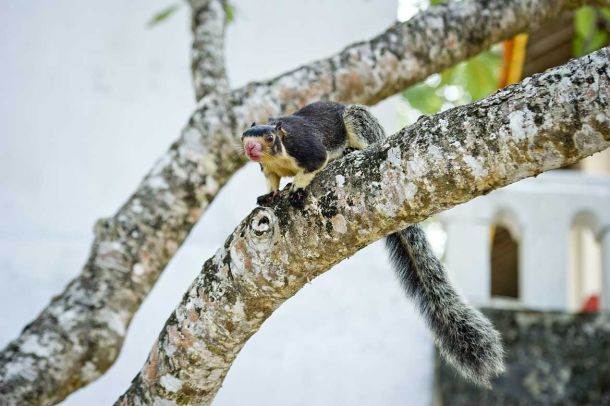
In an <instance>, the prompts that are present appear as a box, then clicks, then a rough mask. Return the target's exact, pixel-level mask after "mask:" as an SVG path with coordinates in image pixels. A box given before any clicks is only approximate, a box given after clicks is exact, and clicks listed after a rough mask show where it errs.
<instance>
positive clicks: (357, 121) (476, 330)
mask: <svg viewBox="0 0 610 406" xmlns="http://www.w3.org/2000/svg"><path fill="white" fill-rule="evenodd" d="M384 138H385V133H384V131H383V128H382V127H381V125H380V124H379V122H378V121H377V119H375V117H374V116H373V115H372V114H371V113H370V112H369V111H368V110H367V109H366V108H365V107H364V106H359V105H344V104H341V103H334V102H316V103H312V104H309V105H307V106H305V107H303V108H301V109H300V110H298V111H297V112H295V113H294V114H292V115H290V116H286V117H280V118H273V119H270V120H269V123H267V124H265V125H256V124H255V123H253V124H252V127H250V128H249V129H248V130H246V131H245V132H244V133H243V135H242V144H243V148H244V152H245V154H246V155H247V156H248V158H249V159H250V160H253V161H256V162H258V163H260V165H261V169H262V171H263V173H264V175H265V177H266V179H267V185H268V188H269V193H268V194H266V195H263V196H260V197H259V198H258V199H257V203H258V204H260V205H270V204H273V202H274V201H275V200H277V199H278V198H279V185H280V179H281V178H282V177H284V176H294V180H293V183H292V184H291V185H290V186H289V187H290V188H291V191H290V194H289V199H290V203H291V204H292V205H293V206H295V207H297V208H302V207H303V206H304V201H305V198H306V196H307V194H306V191H305V187H307V185H308V184H309V183H310V182H311V180H312V179H313V177H314V176H315V174H316V173H317V172H319V171H320V170H322V169H323V168H324V167H325V166H326V165H327V164H328V162H329V161H332V160H334V159H337V158H339V157H342V156H343V155H345V154H347V153H350V152H351V151H352V150H355V149H364V148H366V147H367V146H369V145H371V144H373V143H376V142H379V141H380V140H383V139H384ZM386 247H387V249H388V251H389V254H390V258H391V262H392V264H393V267H394V269H395V271H396V273H397V275H398V278H399V279H400V282H401V284H402V285H403V287H404V289H405V291H406V293H407V295H408V296H410V297H412V298H413V299H414V300H415V302H416V303H417V305H418V307H419V309H420V312H421V313H422V315H423V317H424V318H425V320H426V322H427V324H428V326H429V327H430V329H431V330H432V332H433V334H434V338H435V342H436V344H437V346H438V348H439V349H440V353H441V355H442V356H443V357H444V358H445V359H446V360H447V361H448V362H449V363H450V364H452V365H453V366H454V367H455V368H456V369H457V370H458V371H460V372H461V373H462V375H463V376H464V377H466V378H467V379H470V380H471V381H473V382H475V383H478V384H481V385H484V386H489V385H490V379H491V378H493V377H495V376H497V375H499V374H500V373H502V372H503V371H504V360H503V356H504V351H503V348H502V342H501V339H500V334H499V333H498V332H497V331H496V330H495V329H494V327H493V325H492V324H491V322H490V321H489V320H488V319H487V318H485V316H483V315H482V314H481V313H480V312H479V311H478V310H476V309H475V308H473V307H472V306H470V305H469V304H467V303H466V302H465V301H464V300H463V299H462V298H461V296H460V295H459V294H458V293H457V292H456V290H455V289H454V288H453V286H452V285H451V282H450V281H449V278H448V276H447V274H446V272H445V269H444V267H443V265H442V263H441V262H440V261H439V260H438V259H437V258H436V256H435V255H434V254H433V252H432V250H431V248H430V245H429V244H428V241H427V239H426V235H425V233H424V232H423V230H422V229H421V228H420V227H419V225H417V224H413V225H410V226H408V227H407V228H405V229H404V230H401V231H399V232H396V233H394V234H391V235H389V236H388V237H386Z"/></svg>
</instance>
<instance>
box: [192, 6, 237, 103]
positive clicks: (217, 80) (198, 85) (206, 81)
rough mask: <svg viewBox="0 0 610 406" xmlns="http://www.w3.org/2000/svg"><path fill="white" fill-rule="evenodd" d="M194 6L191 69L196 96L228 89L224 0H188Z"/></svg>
mask: <svg viewBox="0 0 610 406" xmlns="http://www.w3.org/2000/svg"><path fill="white" fill-rule="evenodd" d="M189 3H190V4H191V9H192V10H193V12H192V16H193V24H192V29H193V46H192V48H191V69H192V71H193V86H194V87H195V96H196V98H197V100H201V98H202V97H203V96H205V95H207V94H224V93H227V92H228V91H229V81H228V79H227V73H226V70H225V60H224V40H225V28H226V23H227V17H226V16H225V7H227V3H226V1H222V0H189Z"/></svg>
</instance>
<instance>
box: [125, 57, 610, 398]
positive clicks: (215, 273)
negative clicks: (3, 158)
mask: <svg viewBox="0 0 610 406" xmlns="http://www.w3.org/2000/svg"><path fill="white" fill-rule="evenodd" d="M609 146H610V48H605V49H603V50H601V51H598V52H596V53H594V54H591V55H588V56H586V57H583V58H581V59H578V60H573V61H571V62H569V63H568V64H566V65H564V66H561V67H558V68H555V69H551V70H549V71H547V72H545V73H544V74H541V75H536V76H534V77H533V78H531V79H526V80H524V81H523V82H522V83H520V84H518V85H514V86H510V87H508V88H506V89H504V90H501V91H499V92H497V93H495V94H494V95H492V96H490V97H488V98H486V99H484V100H482V101H480V102H478V103H474V104H471V105H467V106H463V107H458V108H454V109H451V110H449V111H446V112H444V113H440V114H437V115H435V116H432V117H428V118H425V119H422V120H420V121H418V122H417V123H416V124H415V125H413V126H411V127H409V128H405V129H403V130H402V131H400V132H399V133H397V134H395V135H393V136H392V137H390V138H389V139H388V140H387V141H385V142H383V143H382V144H380V145H375V146H373V147H371V148H369V149H367V150H365V151H362V152H358V153H353V154H350V155H349V156H347V157H346V158H344V159H342V160H340V161H337V162H333V163H332V164H331V165H330V166H329V167H328V168H327V169H325V170H324V171H323V172H321V173H320V174H319V175H318V176H317V177H316V179H315V180H314V182H313V183H312V184H311V187H310V190H309V192H310V195H309V197H308V201H307V206H306V208H305V210H304V211H298V210H294V209H292V208H291V207H290V205H289V203H288V200H287V199H284V200H283V201H282V202H280V203H279V204H278V205H276V206H275V207H273V208H260V207H259V208H256V209H255V210H254V211H253V212H252V213H251V214H250V215H249V216H248V217H247V218H246V219H245V220H244V221H242V223H241V224H240V225H239V226H238V227H237V228H236V229H235V231H234V232H233V234H232V235H231V236H230V237H229V238H228V239H227V241H226V243H225V245H224V247H222V248H221V249H219V250H218V251H217V253H216V254H215V256H214V257H212V258H210V259H209V260H208V261H207V262H206V263H205V264H204V265H203V269H202V271H201V273H200V275H199V276H198V277H197V278H196V280H195V281H194V282H193V284H192V285H191V287H190V288H189V290H188V292H187V293H186V295H185V296H184V298H183V300H182V302H181V303H180V305H179V306H178V308H177V309H176V310H175V311H174V312H173V314H172V315H171V317H170V318H169V319H168V321H167V323H166V325H165V327H164V328H163V330H162V331H161V334H160V335H159V338H158V339H157V341H156V342H155V344H154V346H153V349H152V351H151V353H150V355H149V357H148V360H147V361H146V364H145V365H144V367H143V368H142V370H141V372H140V373H139V375H138V376H137V377H136V379H134V381H133V382H132V384H131V386H130V388H129V389H128V390H127V392H126V393H125V395H123V397H122V398H121V399H120V400H119V401H118V402H117V404H119V405H131V404H153V403H154V404H156V403H157V402H158V403H159V404H161V403H163V404H172V403H176V404H177V403H179V404H197V405H201V404H209V403H211V401H212V399H213V398H214V396H215V394H216V392H217V391H218V389H219V388H220V386H221V384H222V381H223V379H224V377H225V375H226V373H227V372H228V369H229V367H230V365H231V364H232V362H233V360H234V359H235V357H236V356H237V354H238V352H239V351H240V349H241V348H242V347H243V345H244V344H245V342H246V341H247V339H248V338H249V337H250V336H252V334H254V333H255V332H256V331H257V330H258V329H259V327H260V325H261V324H262V322H263V321H264V320H265V319H266V318H267V317H269V316H270V315H271V313H272V312H273V311H274V310H275V309H276V308H277V307H278V306H279V305H281V304H282V303H283V302H284V301H285V300H286V299H288V298H289V297H291V296H292V295H294V294H295V293H296V292H297V291H298V290H299V289H300V288H301V287H302V286H303V285H304V284H305V283H306V282H307V281H308V280H310V279H312V278H314V277H316V276H318V275H320V274H321V273H323V272H325V271H327V270H328V269H329V268H330V267H332V266H333V265H334V264H336V263H338V262H340V261H341V260H343V259H345V258H347V257H348V256H350V255H353V254H354V253H355V252H356V251H358V250H359V249H361V248H363V247H364V246H366V245H368V244H370V243H372V242H374V241H375V240H377V239H379V238H381V237H383V236H385V235H388V234H390V233H392V232H395V231H397V230H400V229H403V228H404V227H405V226H406V225H408V224H412V223H416V222H420V221H422V220H423V219H425V218H427V217H428V216H430V215H432V214H434V213H437V212H439V211H441V210H444V209H447V208H449V207H452V206H454V205H456V204H459V203H463V202H466V201H468V200H470V199H472V198H474V197H476V196H479V195H482V194H485V193H487V192H489V191H491V190H493V189H495V188H498V187H502V186H505V185H508V184H510V183H513V182H515V181H517V180H520V179H523V178H525V177H528V176H533V175H537V174H539V173H541V172H543V171H546V170H549V169H553V168H559V167H562V166H564V165H568V164H571V163H574V162H576V161H578V160H580V159H582V158H584V157H586V156H588V155H591V154H593V153H595V152H598V151H601V150H603V149H605V148H607V147H609ZM165 401H170V403H165Z"/></svg>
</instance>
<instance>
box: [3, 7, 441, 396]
mask: <svg viewBox="0 0 610 406" xmlns="http://www.w3.org/2000/svg"><path fill="white" fill-rule="evenodd" d="M234 3H235V4H236V6H237V15H236V22H235V23H234V24H233V25H231V27H230V29H229V32H228V38H227V48H228V50H227V59H228V69H229V76H230V79H231V81H232V83H233V85H234V86H239V85H241V84H244V83H246V82H247V81H249V80H252V79H263V78H265V77H269V76H271V75H274V74H277V73H280V72H282V71H284V70H286V69H290V68H293V67H295V66H297V65H298V64H301V63H305V62H307V61H310V60H312V59H315V58H320V57H323V56H327V55H330V54H332V53H334V52H336V51H337V50H339V49H341V48H342V47H343V46H345V45H347V44H348V43H351V42H354V41H358V40H362V39H365V38H367V37H369V36H372V35H374V34H376V33H378V32H380V31H381V30H383V28H384V27H386V26H387V25H388V24H390V23H391V22H392V21H393V20H394V18H395V15H396V0H383V1H370V0H369V1H367V0H339V1H333V2H329V1H322V0H315V1H302V0H291V1H286V0H273V1H270V0H264V1H263V0H258V1H252V0H251V1H246V0H240V1H234ZM168 4H170V2H169V1H165V2H150V1H146V0H132V1H128V2H124V1H118V0H111V1H106V2H79V1H75V0H72V1H68V0H56V1H48V0H29V1H27V2H24V1H19V0H4V1H2V2H0V27H2V28H0V29H1V30H2V31H1V35H0V60H1V61H2V63H1V64H0V95H1V96H2V97H0V213H1V214H0V304H2V309H3V310H1V311H0V315H1V317H0V345H2V346H3V345H5V344H6V343H7V342H8V341H9V340H10V339H11V338H13V337H15V336H16V335H17V334H18V333H19V331H20V329H21V328H22V327H23V326H24V325H25V324H26V323H27V322H29V321H30V320H31V319H32V318H33V317H35V315H36V314H37V312H39V311H40V309H42V307H44V306H45V305H46V303H47V302H48V300H49V299H50V298H51V296H52V295H54V294H57V293H59V292H60V291H61V290H62V288H63V286H64V285H65V284H66V283H67V281H68V280H70V278H72V277H73V276H75V275H76V274H77V273H78V272H79V270H80V266H81V265H82V264H83V263H84V261H85V259H86V257H87V254H88V250H89V244H90V243H91V240H92V233H91V229H92V225H93V223H94V221H95V220H96V219H97V218H99V217H102V216H108V215H111V214H112V213H113V212H114V211H115V210H116V209H117V208H118V207H119V206H120V204H121V203H122V202H123V201H125V200H126V198H127V196H128V195H129V193H131V192H132V191H133V190H134V189H135V188H136V186H137V184H138V182H139V180H140V179H141V178H142V177H143V175H144V174H145V172H146V171H147V170H148V169H149V168H150V167H151V165H152V164H153V162H154V161H155V159H156V158H157V157H158V156H160V155H161V154H162V153H163V152H164V151H165V149H166V148H167V147H168V146H169V144H170V143H171V142H172V141H173V140H174V139H175V138H176V137H177V136H178V134H179V131H180V128H181V126H182V125H183V123H184V122H185V121H186V119H187V118H188V115H189V114H190V112H191V111H192V109H193V107H194V101H193V91H192V87H191V83H190V71H189V58H188V54H189V45H190V33H189V27H190V19H189V16H188V12H187V11H188V10H187V8H186V7H184V6H183V7H182V9H181V10H180V12H179V13H178V14H177V15H175V16H173V17H172V18H171V19H170V20H169V21H167V22H165V23H163V24H161V25H159V26H157V27H155V28H153V29H148V28H146V22H147V21H148V20H149V18H150V17H151V16H152V15H153V14H154V13H155V12H157V11H159V10H160V9H162V8H163V7H165V6H167V5H168ZM374 111H375V113H376V114H377V115H378V116H379V117H380V118H382V120H383V121H384V123H385V125H386V128H387V129H388V130H389V131H392V130H394V129H395V127H396V123H397V121H396V118H395V117H394V110H393V107H392V105H391V103H390V104H386V105H385V107H383V108H380V109H376V110H374ZM263 190H264V182H263V180H262V178H261V176H260V173H259V171H258V170H257V169H256V168H255V167H254V166H249V167H246V168H245V169H244V170H242V171H241V172H240V173H239V174H238V175H237V176H236V177H235V178H234V179H233V180H232V181H231V182H230V183H229V185H228V186H227V187H226V188H225V189H224V190H223V192H222V193H221V195H220V196H219V197H218V199H217V200H216V201H215V202H214V203H213V204H212V206H211V207H210V209H209V210H208V212H207V213H206V214H205V216H204V218H203V220H202V221H201V222H200V224H198V226H197V227H196V229H195V230H194V232H193V234H192V236H191V238H190V239H189V241H188V242H187V244H185V246H184V247H183V248H182V249H181V250H180V252H179V253H178V255H177V256H176V257H175V259H174V260H173V261H172V262H171V264H170V266H169V268H168V269H167V270H166V272H165V273H164V274H163V276H162V277H161V279H160V280H159V283H158V284H157V286H156V287H155V289H154V290H153V292H152V294H151V295H150V297H149V298H148V299H147V301H146V302H145V303H144V306H143V307H142V309H141V310H140V312H139V313H138V314H137V315H136V317H135V319H134V321H133V323H132V326H131V329H130V331H129V334H128V337H127V340H126V342H125V347H124V349H123V352H122V353H121V356H120V358H119V360H118V361H117V363H116V364H115V365H114V366H113V368H112V369H111V370H110V371H109V372H108V373H107V374H106V375H105V376H104V377H102V378H101V379H100V380H99V381H97V382H96V383H94V384H92V385H90V386H89V387H87V388H85V389H84V390H81V391H79V392H77V393H76V394H74V395H73V396H71V397H69V398H68V399H67V400H66V401H65V402H64V404H65V405H83V404H87V405H106V404H110V403H111V402H112V401H113V400H114V399H115V398H116V396H117V395H118V394H120V393H121V392H122V391H123V390H124V389H125V388H126V387H127V385H128V383H129V381H130V380H131V378H132V377H133V376H134V375H135V373H136V372H137V371H138V370H139V368H140V367H141V365H142V363H143V362H144V359H145V357H146V355H147V353H148V350H149V348H150V346H151V343H152V341H153V340H154V338H155V337H156V335H157V333H158V331H159V329H160V328H161V325H162V323H163V322H164V320H165V319H166V317H167V316H168V315H169V312H170V311H171V309H172V308H173V307H174V306H175V305H176V303H177V302H178V301H179V300H180V297H181V295H182V293H183V291H184V290H185V289H186V287H187V285H188V284H189V283H190V281H191V280H192V278H193V277H194V276H195V275H196V274H197V272H198V271H199V269H200V266H201V264H202V263H203V261H204V260H205V259H206V258H207V257H208V256H209V255H211V254H212V253H213V252H214V250H215V249H216V247H218V246H219V245H220V244H221V243H222V241H223V240H224V238H225V237H226V236H227V235H228V233H229V232H230V231H231V230H232V229H233V227H234V226H235V224H237V222H238V221H239V220H240V219H241V218H242V217H243V216H244V215H245V214H246V213H247V212H249V211H250V210H251V209H252V208H253V207H254V202H255V197H256V196H257V195H258V194H261V193H262V191H263ZM431 375H432V345H431V340H430V335H429V334H428V333H427V331H426V330H425V328H424V326H423V324H422V322H421V321H420V319H419V317H418V316H417V315H416V313H415V312H414V310H413V307H412V306H411V305H410V304H409V303H408V302H407V301H406V300H405V299H404V298H403V295H402V292H401V291H400V289H399V287H398V284H397V283H396V282H395V280H394V276H393V275H392V272H391V270H390V269H389V267H388V265H387V262H386V259H385V254H384V252H383V250H382V246H381V245H380V244H376V245H374V246H372V247H369V248H367V249H366V250H364V251H363V252H361V253H359V254H358V255H355V256H354V257H353V258H351V259H350V260H348V261H345V262H344V263H342V264H341V265H339V266H338V267H337V268H336V269H334V270H332V271H331V272H329V273H327V274H326V275H324V276H322V277H320V278H318V279H316V280H315V281H314V282H313V283H311V284H310V285H308V286H307V287H305V288H304V289H303V290H302V291H301V292H300V293H299V294H298V295H297V296H296V297H295V298H293V299H292V300H290V301H289V302H288V303H287V304H286V305H285V306H283V307H282V308H280V309H279V310H278V311H277V312H276V313H275V314H274V315H273V316H272V317H271V318H270V320H269V321H268V322H267V323H265V325H264V326H263V328H262V330H261V331H260V332H259V333H258V334H256V335H255V336H254V337H253V338H252V339H251V340H250V342H249V343H248V344H247V345H246V347H245V348H244V350H243V351H242V353H241V354H240V356H239V357H238V359H237V361H236V362H235V365H234V367H233V368H232V369H231V371H230V372H229V376H228V377H227V379H226V381H225V385H224V387H223V389H222V390H221V391H220V393H219V395H218V397H217V401H216V404H218V405H235V404H243V403H244V402H247V403H248V404H251V405H270V404H282V405H283V404H292V405H298V404H302V405H311V404H316V405H330V404H333V405H335V404H350V405H357V404H361V405H369V404H378V405H422V404H429V403H430V402H431V395H430V394H431V382H432V380H431Z"/></svg>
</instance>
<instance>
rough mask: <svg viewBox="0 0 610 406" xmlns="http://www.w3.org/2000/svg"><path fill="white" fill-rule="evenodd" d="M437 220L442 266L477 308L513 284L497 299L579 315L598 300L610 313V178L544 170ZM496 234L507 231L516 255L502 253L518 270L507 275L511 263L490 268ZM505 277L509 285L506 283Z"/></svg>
mask: <svg viewBox="0 0 610 406" xmlns="http://www.w3.org/2000/svg"><path fill="white" fill-rule="evenodd" d="M439 217H440V219H441V221H442V222H443V224H444V225H445V229H446V231H447V246H446V252H445V263H446V265H447V267H448V268H449V270H450V273H451V276H452V279H453V280H454V281H455V282H456V284H457V285H458V286H460V288H461V289H462V291H463V293H464V294H465V295H466V296H467V297H468V298H469V299H470V300H472V301H474V302H475V303H479V304H489V303H490V301H491V299H492V296H494V290H498V291H499V292H497V293H496V294H497V296H502V286H501V285H502V284H503V285H512V284H514V285H515V287H516V289H509V290H508V291H507V290H505V289H504V292H505V293H504V295H503V296H512V297H513V298H514V299H516V301H517V303H519V304H520V305H522V306H524V307H527V308H533V309H539V310H550V309H554V310H570V311H578V310H581V309H582V307H583V306H584V305H585V302H586V301H587V299H588V298H590V297H591V296H598V297H601V304H602V306H603V308H604V309H605V310H610V176H609V175H608V174H604V175H602V174H597V175H592V174H586V173H583V172H580V171H575V170H557V171H553V172H549V173H545V174H542V175H540V176H538V177H537V178H530V179H525V180H523V181H521V182H518V183H515V184H513V185H510V186H508V187H505V188H503V189H500V190H496V191H494V192H492V193H490V194H489V195H487V196H483V197H479V198H477V199H474V200H472V201H470V202H468V203H466V204H463V205H460V206H457V207H454V208H453V209H451V210H448V211H446V212H444V213H442V214H441V216H439ZM498 229H504V230H507V233H508V234H509V235H510V239H511V240H513V241H514V243H515V244H514V246H515V247H516V249H514V253H512V254H511V253H510V252H509V253H507V252H506V251H507V250H505V252H504V255H514V256H516V261H515V265H516V267H514V268H516V269H514V271H516V272H511V271H510V270H508V269H507V268H511V267H510V266H508V267H507V266H504V267H503V269H498V270H497V271H494V269H493V266H494V263H496V264H498V262H494V261H493V260H492V255H493V254H494V253H493V240H494V235H493V234H494V231H496V230H498ZM509 244H510V243H509ZM510 250H511V249H510V248H509V249H508V251H510ZM507 261H508V260H506V259H505V260H504V263H506V262H507ZM496 266H500V267H502V265H501V264H500V265H496ZM500 272H501V273H500ZM507 273H508V274H511V276H510V278H512V279H513V280H512V281H511V280H506V276H507V275H506V274H507ZM494 278H503V280H497V281H494V280H493V279H494ZM494 286H495V287H496V288H495V289H494ZM506 292H508V294H506Z"/></svg>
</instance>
